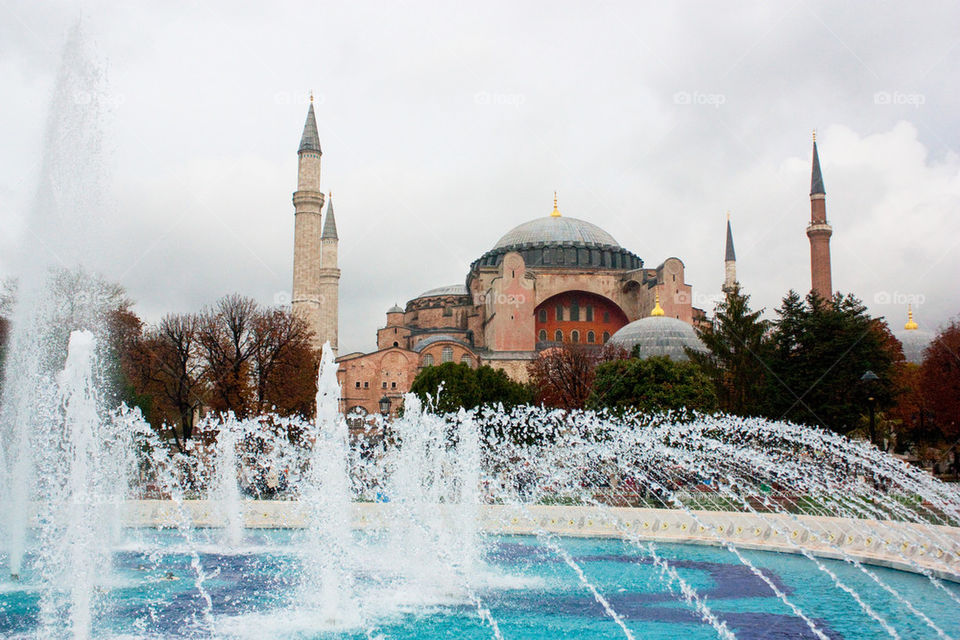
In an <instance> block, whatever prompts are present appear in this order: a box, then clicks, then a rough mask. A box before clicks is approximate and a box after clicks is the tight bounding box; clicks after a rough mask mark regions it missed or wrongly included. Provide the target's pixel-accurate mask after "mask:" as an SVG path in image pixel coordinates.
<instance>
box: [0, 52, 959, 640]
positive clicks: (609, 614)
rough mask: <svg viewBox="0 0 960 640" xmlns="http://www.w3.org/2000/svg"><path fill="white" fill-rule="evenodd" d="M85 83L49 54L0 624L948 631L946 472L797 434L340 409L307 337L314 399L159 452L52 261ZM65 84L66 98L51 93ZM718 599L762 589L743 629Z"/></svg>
mask: <svg viewBox="0 0 960 640" xmlns="http://www.w3.org/2000/svg"><path fill="white" fill-rule="evenodd" d="M98 82H99V77H98V73H97V72H96V70H95V68H94V67H91V65H90V64H89V62H88V61H87V60H86V59H85V57H84V55H83V54H82V47H80V46H79V44H77V43H76V42H74V43H73V44H71V45H70V46H68V49H67V52H66V54H65V56H64V66H63V70H62V72H61V77H60V78H59V80H58V93H57V96H58V97H57V98H56V99H55V103H54V108H53V110H52V115H51V119H50V124H49V126H48V136H47V143H46V145H47V146H46V149H45V159H46V164H45V166H44V169H43V172H42V177H41V188H40V190H39V194H38V199H37V216H36V218H37V219H36V220H35V221H34V222H35V232H36V235H37V237H39V238H42V239H44V240H45V250H44V251H42V252H39V255H38V256H37V258H36V259H35V260H33V261H27V262H26V263H25V269H24V271H23V273H24V277H23V279H22V281H21V283H20V290H19V291H18V303H17V309H16V312H15V317H14V325H13V326H14V330H13V334H12V341H11V350H10V355H9V360H8V365H7V369H6V374H5V384H4V396H3V403H2V404H3V406H2V411H0V501H2V505H3V512H2V517H0V528H2V530H3V533H4V548H3V554H4V557H3V561H4V562H5V564H6V566H7V568H8V572H7V573H8V574H9V575H10V576H11V578H10V579H4V580H2V581H0V633H2V634H4V635H13V634H21V635H31V634H35V635H38V636H41V637H64V636H70V637H77V638H86V637H115V636H117V635H121V634H123V633H130V630H131V629H132V630H134V632H135V634H136V635H139V636H147V637H179V636H181V635H191V636H194V637H231V638H232V637H262V636H263V635H267V634H269V635H279V636H288V637H302V636H309V635H316V634H319V633H327V634H330V633H333V634H339V635H341V636H345V637H357V636H361V637H367V638H374V637H391V636H396V637H418V638H430V637H444V636H447V637H449V636H450V635H460V636H462V637H494V638H503V637H541V636H538V635H536V634H538V633H541V632H540V631H538V630H532V629H533V627H536V629H540V628H541V627H543V628H546V629H548V630H549V629H553V628H554V627H552V626H551V625H553V624H555V625H557V627H556V628H561V627H562V629H563V631H562V632H557V634H555V635H560V634H561V633H567V634H568V635H577V636H579V637H611V636H613V637H619V636H622V637H625V638H633V637H654V636H653V635H651V634H654V633H661V635H660V636H659V637H676V635H678V634H679V633H680V632H683V633H686V632H690V631H691V629H696V630H699V631H704V634H700V636H696V637H720V638H725V639H726V638H735V637H742V638H751V637H762V636H760V635H751V634H756V633H757V630H758V629H760V630H761V632H762V630H764V629H766V627H765V626H764V625H765V624H767V623H769V622H770V620H773V619H775V620H776V623H777V624H780V625H782V626H781V628H782V629H784V632H783V633H784V635H785V637H797V638H836V637H842V636H843V635H844V634H847V635H848V637H868V638H876V637H892V638H907V637H910V638H913V637H939V638H948V637H957V636H960V622H958V620H960V616H957V615H956V613H957V611H960V594H958V589H957V587H956V585H955V582H957V581H960V559H958V558H960V495H958V491H957V488H956V487H955V486H950V485H946V484H944V483H941V482H939V481H937V480H936V479H934V478H932V477H931V476H929V475H928V474H926V473H924V472H923V471H921V470H918V469H915V468H913V467H910V466H908V465H906V464H904V463H902V462H901V461H899V460H897V459H895V458H893V457H891V456H888V455H886V454H885V453H883V452H881V451H879V450H877V449H875V448H873V447H871V446H868V445H864V444H862V443H858V442H854V441H851V440H849V439H846V438H844V437H841V436H838V435H836V434H832V433H828V432H824V431H821V430H817V429H811V428H806V427H801V426H797V425H792V424H787V423H782V422H775V421H766V420H760V419H749V418H739V417H732V416H723V415H713V416H708V415H699V416H694V417H693V418H692V419H688V418H686V417H684V419H683V420H680V419H677V418H676V417H675V416H673V415H670V414H666V415H656V416H649V415H641V414H632V413H626V414H618V415H611V414H606V413H594V412H562V411H554V410H548V409H543V408H535V407H521V408H517V409H515V410H513V411H510V412H505V411H503V410H496V409H484V410H481V411H459V412H457V413H455V414H450V415H437V414H435V413H433V412H431V411H430V410H429V408H425V407H423V406H422V404H421V403H420V402H419V400H418V399H417V398H416V397H414V396H408V397H406V398H405V399H404V407H403V408H404V411H403V415H402V416H400V417H397V418H395V419H393V420H387V419H385V418H384V417H375V418H372V419H371V420H370V421H369V423H368V424H366V425H364V426H363V427H360V428H350V427H348V425H347V422H346V420H345V419H344V416H343V415H342V414H341V413H340V411H339V402H340V387H339V384H338V382H337V377H336V376H337V373H336V372H337V364H336V362H335V360H334V358H333V355H332V353H331V352H330V350H329V348H328V347H327V348H325V349H324V351H323V354H322V362H321V367H320V371H319V375H318V384H317V398H316V415H315V416H314V417H312V418H311V419H301V418H291V417H281V416H275V415H264V416H257V417H255V418H251V419H246V420H238V419H236V418H234V417H233V416H230V415H227V416H209V417H207V418H205V419H203V420H201V421H200V423H199V424H198V425H197V427H196V433H197V434H198V435H197V438H196V440H195V441H194V442H191V443H190V446H189V447H187V449H186V450H185V451H178V450H175V449H174V448H173V447H171V444H170V442H168V441H167V440H165V439H163V438H161V437H160V436H159V435H158V431H157V430H155V429H153V427H151V425H148V424H146V423H145V422H144V420H143V418H142V416H141V415H140V414H139V412H137V411H131V410H129V409H127V408H125V407H120V408H114V407H112V406H111V405H110V403H109V401H108V398H107V396H106V394H105V393H104V388H105V387H104V385H103V384H102V382H103V378H104V375H103V359H104V358H103V344H104V335H105V332H104V329H103V323H102V319H103V314H104V309H106V308H109V306H110V302H111V295H112V293H111V291H110V290H109V289H108V288H105V287H104V286H103V285H102V283H100V282H99V281H98V280H97V279H96V278H95V277H92V276H89V275H88V274H87V273H86V272H84V271H83V270H82V269H81V268H73V267H71V268H69V269H65V268H63V267H62V265H64V264H66V265H82V264H84V251H85V250H87V251H88V250H89V246H90V245H89V241H88V240H84V239H83V238H84V234H86V233H89V224H86V222H85V221H86V218H85V217H84V215H81V214H82V212H83V211H87V212H88V213H89V212H90V211H92V210H93V209H95V206H96V205H95V200H96V197H95V193H96V189H90V185H91V184H93V185H95V184H97V182H98V180H97V179H96V177H95V176H93V177H90V176H89V175H88V173H87V172H88V171H90V170H91V168H93V169H92V170H94V171H95V169H96V166H97V163H96V162H95V160H94V159H95V158H96V156H97V154H98V144H99V135H98V120H99V116H98V114H97V104H96V99H95V98H96V96H97V95H99V94H100V90H99V89H98V88H97V86H98ZM78 92H82V93H83V95H86V96H91V97H92V98H94V99H91V100H85V101H79V102H78V101H76V100H74V103H73V104H67V103H66V102H64V101H65V100H68V98H69V97H71V96H74V97H75V96H76V95H77V94H78ZM78 105H79V106H78ZM91 199H93V202H92V201H91ZM74 228H77V233H71V232H70V231H69V230H70V229H74ZM64 229H66V231H64ZM77 238H79V239H77ZM56 265H59V268H57V269H52V268H51V267H53V266H56ZM211 443H212V444H211ZM125 527H126V528H125ZM284 527H291V528H295V529H296V530H295V531H294V532H293V533H290V534H289V535H287V534H284V533H282V532H278V531H271V532H270V533H264V532H262V531H260V529H265V530H266V529H270V530H273V529H282V528H284ZM156 529H159V530H160V531H159V532H158V531H156ZM512 534H523V535H527V536H532V537H530V538H513V537H510V536H511V535H512ZM572 537H578V538H584V539H586V541H581V542H574V541H571V539H572ZM600 537H609V538H613V539H616V541H618V544H620V546H619V547H611V546H609V545H607V546H604V544H602V543H600V542H598V541H597V540H595V539H592V538H600ZM676 542H687V543H697V544H700V545H712V548H710V549H709V550H708V551H707V550H703V549H702V548H701V549H700V550H693V551H690V550H689V549H688V550H686V551H684V552H680V551H677V550H676V548H675V547H672V546H671V545H672V544H673V543H676ZM611 549H613V550H611ZM758 549H771V550H775V551H785V552H789V553H790V554H792V555H790V556H789V558H787V559H785V558H783V557H780V556H773V555H772V554H769V553H766V554H765V553H763V552H760V551H757V550H758ZM511 554H512V555H511ZM551 563H555V564H551ZM611 564H612V565H615V566H616V567H617V568H616V570H611V569H610V567H609V565H611ZM877 564H879V565H888V566H895V567H898V568H900V569H904V570H905V571H904V572H897V571H891V570H889V569H885V568H881V567H877V566H875V565H877ZM781 566H782V567H787V566H789V567H792V568H796V574H790V575H796V576H800V577H799V578H797V580H796V581H794V582H793V583H789V581H788V580H787V578H786V577H784V576H786V575H787V574H786V573H784V574H782V575H781V573H778V569H779V568H780V567H781ZM531 567H535V568H536V569H531ZM544 567H547V569H544ZM550 567H555V568H552V569H551V568H550ZM644 567H649V568H650V569H651V571H650V572H646V573H644V571H643V569H644ZM792 570H793V569H791V571H792ZM631 572H637V573H638V575H640V576H641V577H640V578H637V579H635V580H634V579H633V578H629V577H628V576H632V575H634V574H633V573H631ZM704 572H711V573H710V576H711V579H710V580H707V579H704V575H703V574H704ZM907 572H909V573H907ZM631 580H633V582H631ZM645 581H646V582H645ZM650 582H655V583H657V584H659V585H660V586H661V587H662V588H663V591H662V592H658V593H653V594H651V593H650V588H651V587H650ZM711 582H713V583H714V584H712V585H711ZM798 582H799V583H805V582H810V583H811V584H814V583H815V584H817V585H820V586H821V587H822V588H821V590H820V591H818V592H817V593H816V594H815V596H811V595H810V594H808V593H805V592H804V590H803V588H802V584H798ZM737 590H739V591H737ZM657 598H660V599H659V600H658V599H657ZM737 598H741V599H743V600H746V599H754V600H756V599H762V598H766V599H767V600H768V601H769V602H767V604H766V605H765V606H766V607H767V610H765V611H763V612H762V614H763V616H761V617H760V618H759V620H760V621H759V622H758V621H757V619H755V618H751V617H750V616H749V615H747V614H745V613H744V612H743V611H740V610H739V609H740V607H738V606H730V603H731V602H733V603H734V605H736V604H737V602H736V599H737ZM725 599H726V600H725ZM658 603H660V606H659V607H658V606H656V605H657V604H658ZM663 603H668V604H674V603H678V604H677V606H675V607H674V608H672V609H671V608H669V607H666V606H662V605H663ZM744 606H746V605H744ZM838 612H839V613H838ZM657 616H660V617H657ZM771 616H772V617H771ZM567 619H570V620H573V622H571V623H569V624H568V626H566V627H564V626H563V625H564V624H567V623H565V622H563V620H567ZM678 621H679V622H678ZM694 623H696V624H699V625H700V626H699V627H693V626H691V625H693V624H694ZM671 624H673V625H680V626H679V631H678V627H677V626H673V627H671V626H670V625H671ZM845 624H846V625H848V626H847V627H844V625H845ZM470 625H473V626H470ZM538 625H539V626H538ZM657 625H660V626H657ZM683 625H686V626H683ZM751 625H752V626H751ZM657 629H660V631H657ZM663 629H667V631H663ZM699 631H697V632H699ZM590 634H593V635H590Z"/></svg>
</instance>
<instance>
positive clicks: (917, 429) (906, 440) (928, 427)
mask: <svg viewBox="0 0 960 640" xmlns="http://www.w3.org/2000/svg"><path fill="white" fill-rule="evenodd" d="M894 384H895V387H896V404H894V405H893V406H892V407H891V408H890V410H889V411H888V415H889V418H890V421H891V424H892V430H893V431H894V433H893V435H894V451H895V452H896V453H906V452H907V451H908V450H909V449H910V448H911V447H912V448H914V449H915V450H916V451H917V453H922V451H921V447H924V446H925V445H931V444H934V443H936V442H939V441H940V440H941V437H940V436H941V434H940V433H939V432H938V430H937V428H936V425H935V424H934V423H933V421H932V420H930V410H929V408H928V407H927V401H926V396H925V394H924V393H923V391H924V388H923V383H922V380H921V365H918V364H914V363H912V362H906V361H904V362H901V363H898V364H897V366H896V369H895V373H894ZM922 458H923V456H922V455H921V459H922Z"/></svg>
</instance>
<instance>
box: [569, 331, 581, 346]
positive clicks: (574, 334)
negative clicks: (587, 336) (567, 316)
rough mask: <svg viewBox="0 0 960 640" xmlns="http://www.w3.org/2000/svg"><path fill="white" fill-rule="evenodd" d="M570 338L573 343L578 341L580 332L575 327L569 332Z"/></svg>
mask: <svg viewBox="0 0 960 640" xmlns="http://www.w3.org/2000/svg"><path fill="white" fill-rule="evenodd" d="M570 340H571V341H572V342H574V343H576V342H580V332H579V331H577V330H576V329H574V330H573V331H572V332H570Z"/></svg>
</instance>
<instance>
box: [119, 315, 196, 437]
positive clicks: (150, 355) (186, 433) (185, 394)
mask: <svg viewBox="0 0 960 640" xmlns="http://www.w3.org/2000/svg"><path fill="white" fill-rule="evenodd" d="M200 322H201V320H200V318H199V317H198V316H196V315H192V314H186V315H176V314H174V315H167V316H164V317H163V318H162V319H161V320H160V323H159V324H158V325H157V326H156V327H154V328H151V329H149V330H147V331H146V332H145V335H144V336H143V338H142V339H141V340H140V341H138V342H137V343H136V345H135V347H134V349H133V350H132V354H131V365H130V367H131V371H132V373H131V377H132V378H133V379H134V380H135V381H136V382H135V384H136V386H137V389H138V391H139V393H141V394H144V395H150V396H151V397H152V398H153V404H152V408H151V409H152V410H151V412H150V414H149V415H148V419H149V420H150V423H151V424H153V425H154V426H159V425H160V424H161V423H166V424H169V425H176V424H178V425H180V430H181V432H182V433H183V437H184V438H185V439H189V438H191V437H193V425H194V417H195V415H196V413H197V411H198V410H199V409H200V408H201V407H202V406H203V404H204V396H205V392H206V389H205V387H204V383H203V381H204V379H205V378H206V375H205V373H206V372H205V364H204V362H203V360H202V359H201V357H200V343H199V325H200ZM174 435H176V432H174ZM178 444H179V440H178Z"/></svg>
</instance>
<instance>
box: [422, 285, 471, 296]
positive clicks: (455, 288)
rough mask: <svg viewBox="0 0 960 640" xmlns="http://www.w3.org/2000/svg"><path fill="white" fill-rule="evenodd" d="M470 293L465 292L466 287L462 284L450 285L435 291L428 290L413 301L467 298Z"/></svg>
mask: <svg viewBox="0 0 960 640" xmlns="http://www.w3.org/2000/svg"><path fill="white" fill-rule="evenodd" d="M468 295H470V292H469V291H468V290H467V286H466V285H463V284H451V285H447V286H446V287H437V288H436V289H430V290H429V291H424V292H423V293H421V294H420V295H418V296H417V297H416V298H414V300H416V299H418V298H430V297H433V296H468Z"/></svg>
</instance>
